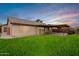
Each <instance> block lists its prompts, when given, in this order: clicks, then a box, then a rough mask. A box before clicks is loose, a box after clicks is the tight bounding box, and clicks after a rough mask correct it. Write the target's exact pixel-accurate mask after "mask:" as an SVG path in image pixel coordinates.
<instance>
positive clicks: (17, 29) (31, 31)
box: [11, 25, 44, 36]
mask: <svg viewBox="0 0 79 59" xmlns="http://www.w3.org/2000/svg"><path fill="white" fill-rule="evenodd" d="M11 28H12V36H28V35H39V34H43V33H44V28H43V27H35V26H24V25H12V27H11Z"/></svg>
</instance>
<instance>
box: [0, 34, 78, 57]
mask: <svg viewBox="0 0 79 59" xmlns="http://www.w3.org/2000/svg"><path fill="white" fill-rule="evenodd" d="M0 55H12V56H13V55H15V56H16V55H18V56H20V55H23V56H63V55H64V56H66V55H67V56H73V55H74V56H75V55H79V35H67V36H55V35H39V36H28V37H22V38H14V39H0Z"/></svg>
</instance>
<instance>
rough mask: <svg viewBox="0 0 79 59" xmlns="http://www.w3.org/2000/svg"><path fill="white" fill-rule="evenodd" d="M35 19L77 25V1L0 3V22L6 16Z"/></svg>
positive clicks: (4, 19) (78, 7) (2, 21)
mask: <svg viewBox="0 0 79 59" xmlns="http://www.w3.org/2000/svg"><path fill="white" fill-rule="evenodd" d="M10 16H11V17H16V18H20V19H25V20H31V21H35V20H36V19H41V20H42V21H43V22H44V23H47V24H68V25H70V26H79V4H78V3H49V4H48V3H0V23H2V24H5V23H6V21H7V18H8V17H10Z"/></svg>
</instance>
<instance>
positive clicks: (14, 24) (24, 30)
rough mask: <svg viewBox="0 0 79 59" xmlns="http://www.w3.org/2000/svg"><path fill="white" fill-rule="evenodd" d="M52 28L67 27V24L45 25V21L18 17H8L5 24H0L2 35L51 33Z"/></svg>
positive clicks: (15, 35) (16, 35)
mask: <svg viewBox="0 0 79 59" xmlns="http://www.w3.org/2000/svg"><path fill="white" fill-rule="evenodd" d="M53 28H57V29H59V30H60V29H61V28H69V26H68V25H50V24H49V25H47V24H45V23H40V22H35V21H28V20H23V19H18V18H13V17H9V18H8V19H7V24H4V25H2V26H0V32H1V35H2V36H14V37H18V36H29V35H39V34H45V33H47V32H48V33H52V32H53Z"/></svg>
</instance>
